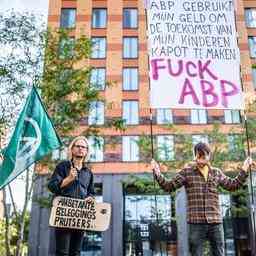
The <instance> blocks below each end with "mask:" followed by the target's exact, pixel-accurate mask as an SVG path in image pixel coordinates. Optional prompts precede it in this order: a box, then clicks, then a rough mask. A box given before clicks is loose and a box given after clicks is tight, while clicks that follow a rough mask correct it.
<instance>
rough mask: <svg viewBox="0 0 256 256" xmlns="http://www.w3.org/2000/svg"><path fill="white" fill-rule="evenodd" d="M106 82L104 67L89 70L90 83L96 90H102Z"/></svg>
mask: <svg viewBox="0 0 256 256" xmlns="http://www.w3.org/2000/svg"><path fill="white" fill-rule="evenodd" d="M105 83H106V69H105V68H94V69H92V71H91V79H90V84H91V86H93V87H94V88H95V89H97V90H104V89H105Z"/></svg>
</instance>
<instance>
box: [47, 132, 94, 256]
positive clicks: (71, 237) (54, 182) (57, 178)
mask: <svg viewBox="0 0 256 256" xmlns="http://www.w3.org/2000/svg"><path fill="white" fill-rule="evenodd" d="M89 155H90V152H89V143H88V141H87V139H86V138H85V137H84V136H79V137H76V138H75V139H74V140H73V141H72V142H71V143H70V145H69V148H68V158H69V159H68V160H66V161H62V162H61V163H59V164H58V165H57V166H56V169H55V171H54V173H53V175H52V176H51V178H50V181H49V183H48V188H49V190H50V191H51V192H52V193H54V195H55V196H65V197H72V198H79V199H85V198H87V199H88V197H89V199H88V200H92V197H93V195H94V185H93V174H92V172H91V170H90V169H89V168H88V166H86V162H87V160H88V158H89ZM83 236H84V231H83V230H76V229H67V228H55V239H56V256H78V255H80V251H81V246H82V241H83Z"/></svg>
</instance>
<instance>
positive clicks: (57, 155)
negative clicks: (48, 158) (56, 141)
mask: <svg viewBox="0 0 256 256" xmlns="http://www.w3.org/2000/svg"><path fill="white" fill-rule="evenodd" d="M67 156H68V148H67V147H64V148H61V149H55V150H53V151H52V160H64V159H67Z"/></svg>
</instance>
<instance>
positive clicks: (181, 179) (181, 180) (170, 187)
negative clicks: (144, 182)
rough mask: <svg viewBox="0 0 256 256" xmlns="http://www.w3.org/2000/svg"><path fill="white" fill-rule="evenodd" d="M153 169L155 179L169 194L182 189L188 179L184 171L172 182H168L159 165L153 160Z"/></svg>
mask: <svg viewBox="0 0 256 256" xmlns="http://www.w3.org/2000/svg"><path fill="white" fill-rule="evenodd" d="M151 168H152V170H153V173H154V177H155V179H156V181H157V182H158V184H159V186H160V187H161V188H162V189H163V190H164V191H167V192H173V191H175V190H177V189H178V188H180V187H182V186H184V185H185V183H186V177H185V171H184V170H182V171H180V172H179V173H177V174H176V175H175V177H174V178H172V179H171V180H167V179H166V178H165V177H164V176H163V175H162V174H161V170H160V167H159V164H158V163H157V162H156V161H155V160H154V159H152V161H151Z"/></svg>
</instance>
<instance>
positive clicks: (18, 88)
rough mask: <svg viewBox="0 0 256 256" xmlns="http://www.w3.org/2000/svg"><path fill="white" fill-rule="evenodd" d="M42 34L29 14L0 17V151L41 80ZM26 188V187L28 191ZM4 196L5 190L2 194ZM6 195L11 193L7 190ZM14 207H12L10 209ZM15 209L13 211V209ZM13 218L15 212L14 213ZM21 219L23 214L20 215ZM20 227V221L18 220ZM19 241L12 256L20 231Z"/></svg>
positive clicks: (37, 22) (7, 244) (21, 230)
mask: <svg viewBox="0 0 256 256" xmlns="http://www.w3.org/2000/svg"><path fill="white" fill-rule="evenodd" d="M43 38H44V31H43V25H42V20H41V18H40V17H38V16H35V15H33V14H30V13H16V12H13V11H9V12H7V13H5V14H0V47H1V49H4V51H1V58H0V84H1V89H0V92H1V97H0V113H1V115H0V142H1V144H0V150H2V147H3V145H4V144H5V143H4V139H5V136H4V135H6V134H7V133H10V131H11V129H12V127H13V125H14V123H15V120H16V116H17V113H18V112H19V110H20V109H21V108H22V105H23V104H22V103H23V102H24V98H26V95H27V93H28V90H29V89H30V88H31V87H32V85H33V84H38V82H39V81H40V78H41V76H42V71H41V67H42V58H43V47H44V40H43ZM25 184H26V187H27V189H26V198H27V199H28V200H29V198H28V197H29V196H30V194H29V193H28V191H31V190H32V187H31V186H32V183H31V184H29V183H28V182H26V183H25ZM28 186H30V187H28ZM4 193H5V190H4ZM10 193H11V194H12V191H11V189H10ZM28 200H26V201H25V203H24V206H23V210H22V212H23V213H25V212H26V209H27V203H28ZM14 205H15V204H14V203H13V206H14ZM4 206H5V213H7V211H6V209H7V205H6V200H4ZM14 209H15V207H14ZM14 212H15V215H17V214H18V213H17V211H16V210H15V211H14ZM22 216H23V217H24V214H22ZM8 217H9V216H7V215H6V220H5V223H6V225H5V241H6V243H5V245H6V246H5V251H6V255H7V256H9V255H11V254H10V253H11V250H10V243H9V236H10V234H9V225H10V219H9V218H8ZM21 223H22V226H21V227H23V226H24V225H23V224H24V218H23V219H22V220H21ZM17 234H18V236H19V238H21V240H20V239H19V240H18V241H19V242H18V243H17V246H16V247H17V248H16V255H20V250H19V248H20V246H21V244H22V242H23V228H21V229H19V230H18V233H17Z"/></svg>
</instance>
